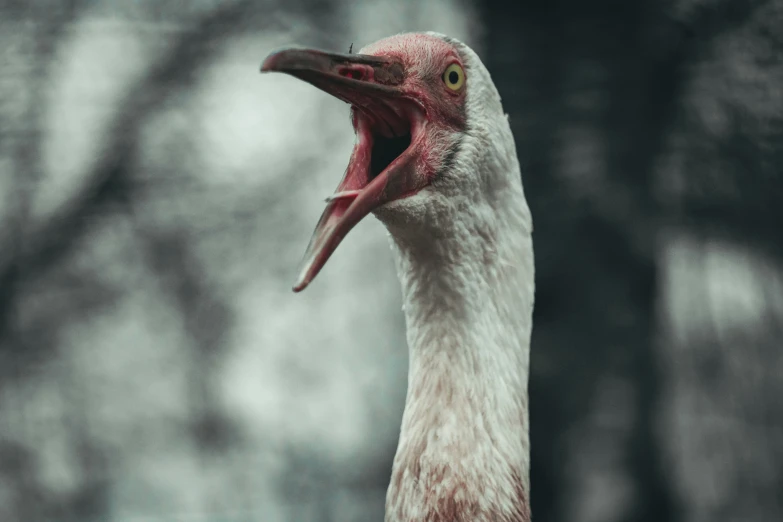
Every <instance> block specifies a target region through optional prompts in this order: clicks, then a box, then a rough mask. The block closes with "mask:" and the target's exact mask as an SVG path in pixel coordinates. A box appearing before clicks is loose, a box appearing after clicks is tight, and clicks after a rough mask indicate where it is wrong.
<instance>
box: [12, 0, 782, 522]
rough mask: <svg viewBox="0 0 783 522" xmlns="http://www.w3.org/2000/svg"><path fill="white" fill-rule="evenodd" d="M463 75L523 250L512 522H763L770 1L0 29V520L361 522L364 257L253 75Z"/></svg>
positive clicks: (316, 155)
mask: <svg viewBox="0 0 783 522" xmlns="http://www.w3.org/2000/svg"><path fill="white" fill-rule="evenodd" d="M413 30H435V31H439V32H444V33H447V34H449V35H451V36H454V37H457V38H459V39H462V40H463V41H465V42H467V43H468V44H469V45H471V46H472V47H473V48H474V49H476V51H477V52H478V53H479V55H480V56H481V57H482V59H483V60H484V62H485V64H486V65H487V67H488V68H489V70H490V72H491V73H492V76H493V78H494V80H495V82H496V85H497V87H498V89H499V91H500V93H501V96H502V97H503V101H504V105H505V108H506V111H507V112H508V113H509V115H510V121H511V124H512V128H513V131H514V134H515V137H516V142H517V149H518V152H519V157H520V162H521V164H522V167H523V168H522V170H523V183H524V186H525V191H526V195H527V198H528V201H529V204H530V206H531V209H532V212H533V217H534V222H535V234H534V242H535V249H536V269H537V274H536V277H537V291H536V308H535V314H534V334H533V343H532V355H531V357H532V365H531V380H530V396H531V440H532V472H531V475H532V477H531V480H532V508H533V516H534V519H535V520H539V521H551V522H559V521H571V520H573V521H576V520H578V521H580V522H592V521H596V522H598V521H602V522H606V521H618V522H619V521H623V522H626V521H627V522H631V521H650V522H652V521H662V520H665V521H672V522H691V521H693V522H696V521H712V520H722V521H743V522H746V521H777V520H781V519H783V495H782V494H781V491H783V401H781V400H780V399H781V397H783V378H782V377H783V350H782V348H783V347H782V346H781V345H782V344H783V232H782V231H781V229H783V177H781V165H783V147H781V143H782V142H783V36H781V35H783V3H782V2H780V1H777V0H767V1H756V0H693V1H654V0H640V1H636V2H627V1H626V2H622V1H609V0H597V1H591V2H584V1H578V0H553V1H546V2H545V1H530V2H525V1H520V2H517V3H511V2H501V1H487V2H469V1H457V0H453V1H449V0H438V1H435V2H427V3H426V4H425V3H423V2H414V1H411V2H391V1H384V0H374V1H372V2H351V1H347V0H346V1H339V0H329V1H327V0H323V1H319V0H311V1H289V2H275V1H241V0H238V1H229V0H199V1H193V2H183V1H175V0H169V1H153V0H138V1H131V0H128V1H123V2H120V1H118V0H90V1H88V0H82V1H78V0H73V1H70V2H54V1H43V0H39V1H32V2H22V1H12V0H4V1H0V49H2V54H0V55H1V56H2V57H3V58H2V63H3V66H2V73H0V196H2V202H3V203H2V205H0V520H2V521H4V522H6V521H7V522H14V521H24V522H44V521H46V522H61V521H69V522H70V521H74V522H76V521H79V522H81V521H85V522H88V521H123V522H124V521H129V520H156V521H157V520H160V521H164V520H165V521H174V520H177V521H179V520H188V521H191V520H200V521H201V520H203V521H209V522H212V521H245V520H260V521H264V522H273V521H277V520H280V521H283V520H285V521H288V520H296V521H299V520H302V521H341V522H342V521H354V520H355V521H360V520H362V521H364V520H382V516H383V501H384V495H385V489H386V486H387V484H388V479H389V473H390V467H391V459H392V456H393V454H394V450H395V448H396V443H397V439H396V437H397V434H398V430H399V422H400V416H401V413H402V405H403V400H404V397H405V384H406V372H407V361H406V357H407V348H406V345H405V338H404V323H403V320H402V315H401V312H400V304H401V303H400V296H399V289H398V287H397V284H398V283H397V280H396V277H395V274H394V269H393V265H392V261H391V255H390V253H389V251H388V245H387V243H386V237H385V233H384V231H383V229H382V227H381V226H380V225H379V224H378V223H377V222H375V221H374V220H368V221H367V223H362V224H361V225H360V226H359V227H358V228H357V229H356V230H355V231H354V232H352V233H351V235H350V236H349V238H348V239H347V240H346V241H345V243H344V244H343V245H342V246H341V248H340V249H339V250H338V252H337V253H336V254H335V256H334V257H333V259H332V260H331V261H330V263H329V264H328V265H327V267H326V269H325V270H324V271H323V273H322V274H321V275H320V276H319V278H318V279H317V281H316V282H315V283H314V284H313V286H312V287H311V288H309V289H308V290H307V291H306V292H305V293H303V294H301V295H294V294H292V293H291V292H290V284H291V283H292V281H293V278H294V276H295V274H296V270H297V265H298V263H299V257H300V256H301V254H302V252H303V251H304V247H305V246H306V244H307V241H308V239H309V235H310V232H311V231H312V227H313V226H314V225H315V222H316V220H317V217H318V215H319V214H320V212H321V210H322V198H323V197H324V196H326V195H328V194H329V193H330V192H331V191H332V190H333V188H334V186H336V184H337V182H338V181H339V178H340V174H341V173H342V170H343V169H344V167H345V164H346V162H347V159H348V156H349V154H350V149H351V144H352V141H353V136H352V131H351V128H350V125H349V124H348V116H347V115H348V109H347V107H346V106H345V105H343V104H342V103H341V102H339V101H337V100H334V99H332V98H330V97H328V96H327V95H325V94H323V93H319V92H318V91H316V90H315V89H313V88H311V87H309V86H307V85H304V84H300V83H299V82H296V81H295V80H293V79H290V78H286V77H282V75H281V76H279V77H278V76H274V77H272V76H260V75H259V74H258V66H259V64H260V62H261V60H262V59H263V57H264V56H266V54H268V53H269V52H270V51H271V50H272V49H273V48H275V47H278V46H281V45H288V44H301V45H309V46H317V47H322V48H327V49H334V50H343V51H344V50H346V49H347V48H348V46H349V45H350V44H351V43H353V44H354V49H358V48H361V47H362V46H364V45H366V44H367V43H370V42H371V41H373V40H376V39H378V38H381V37H384V36H388V35H390V34H394V33H397V32H402V31H413Z"/></svg>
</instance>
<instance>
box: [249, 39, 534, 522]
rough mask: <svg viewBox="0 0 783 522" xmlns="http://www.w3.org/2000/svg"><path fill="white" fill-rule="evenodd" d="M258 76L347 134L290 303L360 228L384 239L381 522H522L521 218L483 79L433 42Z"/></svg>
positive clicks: (524, 224)
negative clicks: (386, 473)
mask: <svg viewBox="0 0 783 522" xmlns="http://www.w3.org/2000/svg"><path fill="white" fill-rule="evenodd" d="M261 71H262V72H281V73H285V74H288V75H291V76H293V77H295V78H298V79H299V80H303V81H305V82H308V83H310V84H311V85H313V86H315V87H317V88H319V89H320V90H322V91H325V92H326V93H328V94H330V95H332V96H334V97H337V98H338V99H341V100H343V101H344V102H346V103H348V104H349V105H350V106H351V110H350V116H351V123H352V125H353V128H354V131H355V134H356V141H355V144H354V148H353V151H352V153H351V157H350V160H349V163H348V167H347V169H346V172H345V174H344V177H343V179H342V181H341V182H340V184H339V185H338V187H337V189H336V191H335V193H334V194H333V195H332V196H330V197H328V198H327V202H326V209H325V210H324V212H323V214H322V216H321V218H320V220H319V222H318V224H317V225H316V228H315V231H314V233H313V236H312V238H311V240H310V243H309V245H308V247H307V250H306V252H305V255H304V260H303V262H302V268H301V271H300V273H299V276H298V279H297V281H296V284H295V286H294V288H293V289H294V291H295V292H299V291H302V290H303V289H304V288H305V287H306V286H307V285H308V284H310V283H311V282H312V281H313V279H314V278H315V276H316V275H317V274H318V273H319V271H320V270H321V268H322V267H323V266H324V264H325V263H326V262H327V260H328V258H329V257H330V256H331V255H332V253H333V252H334V250H335V249H336V248H337V247H338V245H339V244H340V242H341V241H342V240H343V238H344V237H345V236H346V234H347V233H348V232H349V231H350V230H351V229H352V228H353V227H354V226H355V225H356V224H357V223H358V222H359V221H360V220H362V219H363V218H364V217H366V216H367V215H369V214H371V213H372V214H374V215H375V217H376V218H378V219H379V220H380V221H381V222H382V223H383V225H385V228H386V229H387V231H388V235H389V237H390V244H391V250H392V253H393V257H394V260H395V267H396V271H397V275H398V278H399V281H400V285H401V289H402V305H403V306H402V309H403V315H404V317H405V325H406V338H407V344H408V355H409V359H408V361H409V362H408V389H407V395H406V399H405V408H404V411H403V415H402V423H401V428H400V436H399V441H398V446H397V450H396V454H395V457H394V460H393V464H392V471H391V479H390V484H389V487H388V490H387V494H386V507H385V518H384V520H385V522H468V521H470V522H490V521H493V522H528V521H529V520H530V516H531V515H530V513H531V511H530V476H529V468H530V439H529V415H528V374H529V360H530V338H531V332H532V322H533V317H532V316H533V306H534V294H535V273H534V271H535V267H534V253H533V240H532V234H533V220H532V216H531V212H530V209H529V206H528V204H527V200H526V198H525V192H524V189H523V185H522V176H521V170H520V164H519V160H518V157H517V152H516V145H515V141H514V136H513V134H512V132H511V127H510V124H509V119H508V115H507V114H506V113H505V112H504V109H503V105H502V102H501V98H500V95H499V93H498V90H497V88H496V86H495V84H494V82H493V81H492V78H491V76H490V73H489V71H488V70H487V68H486V67H485V65H484V64H483V63H482V61H481V59H480V58H479V56H478V55H477V54H476V52H475V51H473V49H471V48H470V47H469V46H468V45H466V44H465V43H463V42H461V41H459V40H457V39H455V38H452V37H449V36H446V35H443V34H440V33H435V32H421V33H404V34H397V35H394V36H390V37H387V38H384V39H382V40H379V41H377V42H375V43H372V44H370V45H367V46H366V47H364V48H362V49H361V50H359V52H355V53H348V54H338V53H331V52H326V51H321V50H318V49H309V48H299V47H286V48H282V49H279V50H276V51H274V52H272V53H271V54H269V55H268V56H267V57H266V58H265V59H264V61H263V62H262V64H261Z"/></svg>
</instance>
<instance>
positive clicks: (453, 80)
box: [449, 71, 459, 83]
mask: <svg viewBox="0 0 783 522" xmlns="http://www.w3.org/2000/svg"><path fill="white" fill-rule="evenodd" d="M458 81H459V74H458V73H457V71H451V72H450V73H449V83H457V82H458Z"/></svg>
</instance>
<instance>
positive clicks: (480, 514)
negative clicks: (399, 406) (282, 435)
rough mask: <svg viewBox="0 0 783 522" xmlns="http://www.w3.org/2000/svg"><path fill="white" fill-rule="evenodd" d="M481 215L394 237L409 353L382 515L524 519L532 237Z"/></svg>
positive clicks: (420, 518)
mask: <svg viewBox="0 0 783 522" xmlns="http://www.w3.org/2000/svg"><path fill="white" fill-rule="evenodd" d="M485 226H486V229H485V230H482V231H479V232H480V233H475V232H477V231H472V232H466V234H465V236H464V237H460V235H461V234H459V233H457V234H456V235H453V236H448V235H446V236H444V237H441V238H439V239H431V240H430V241H428V242H427V243H426V248H419V247H418V246H417V245H415V244H411V243H410V242H406V241H395V251H396V253H395V255H396V257H397V263H398V272H399V277H400V281H401V283H402V291H403V302H404V312H405V318H406V325H407V337H408V345H409V353H410V360H409V377H408V394H407V399H406V405H405V412H404V414H403V420H402V428H401V433H400V441H399V446H398V449H397V455H396V457H395V460H394V467H393V472H392V481H391V485H390V487H389V492H388V495H387V508H386V509H387V515H386V520H387V522H392V521H394V522H396V521H403V520H404V521H406V522H410V521H417V522H418V521H425V520H426V521H431V522H434V521H437V520H452V519H451V518H445V517H447V516H448V515H449V514H450V513H453V514H454V515H455V516H456V515H457V514H460V515H466V514H467V515H469V516H468V518H465V520H472V521H475V522H482V521H484V520H487V521H488V520H510V521H522V520H528V519H529V507H528V506H529V501H528V491H529V479H528V473H529V472H528V468H529V443H528V410H527V382H528V360H529V341H530V330H531V313H532V305H533V288H532V286H533V283H532V281H533V272H532V271H533V263H532V246H531V242H530V236H529V234H527V235H526V234H524V233H522V234H520V233H519V232H520V229H517V230H515V231H513V232H512V231H509V232H510V233H509V235H508V237H499V236H504V234H505V233H504V231H503V230H500V229H496V228H495V229H493V226H492V223H486V224H485ZM513 234H515V235H513ZM392 235H393V236H394V231H392ZM443 241H448V242H455V243H454V244H439V242H443ZM438 252H444V253H446V252H448V253H451V254H449V255H448V256H445V257H441V256H439V255H438ZM454 252H460V255H459V256H456V257H455V256H454V255H453V253H454ZM487 477H492V480H487ZM495 510H498V511H495ZM438 517H441V518H438ZM454 519H455V520H456V519H459V520H462V519H461V518H454Z"/></svg>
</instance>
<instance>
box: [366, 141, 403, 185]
mask: <svg viewBox="0 0 783 522" xmlns="http://www.w3.org/2000/svg"><path fill="white" fill-rule="evenodd" d="M410 144H411V133H410V131H408V132H406V133H405V134H403V135H402V136H394V137H392V138H386V137H383V136H377V135H376V136H373V144H372V152H371V153H370V175H369V180H368V181H372V180H373V179H375V178H376V177H377V176H378V174H380V173H381V172H383V171H384V170H385V169H386V167H388V166H389V165H391V163H392V161H394V160H396V159H397V158H399V157H400V156H401V155H402V153H403V152H405V151H406V150H407V149H408V147H409V146H410Z"/></svg>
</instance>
